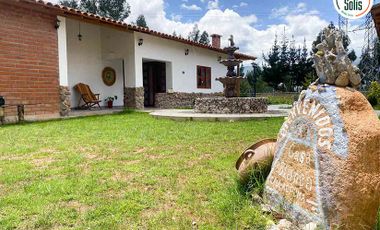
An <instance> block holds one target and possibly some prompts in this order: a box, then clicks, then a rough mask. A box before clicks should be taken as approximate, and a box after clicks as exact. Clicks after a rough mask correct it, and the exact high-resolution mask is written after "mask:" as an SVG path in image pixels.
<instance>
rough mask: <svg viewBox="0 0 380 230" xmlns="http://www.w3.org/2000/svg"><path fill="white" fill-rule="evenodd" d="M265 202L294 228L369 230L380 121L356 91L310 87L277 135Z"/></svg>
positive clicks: (378, 197) (378, 193)
mask: <svg viewBox="0 0 380 230" xmlns="http://www.w3.org/2000/svg"><path fill="white" fill-rule="evenodd" d="M264 196H265V200H266V202H268V204H270V205H271V206H272V207H273V208H274V209H278V210H279V211H285V212H286V213H287V214H288V217H289V218H290V219H292V220H293V221H294V222H297V223H298V224H307V223H310V222H315V223H317V224H318V225H321V226H324V228H325V229H335V228H339V229H373V227H374V225H375V223H376V216H377V211H378V208H379V206H380V122H379V119H378V117H377V115H376V114H375V112H374V110H373V109H372V107H371V105H370V104H369V103H368V101H367V100H366V98H365V97H364V96H363V95H362V94H361V93H360V92H358V91H356V90H353V89H349V88H341V87H336V86H331V85H318V86H312V87H310V88H309V89H308V90H306V91H304V93H302V94H301V96H300V98H299V100H298V101H297V102H296V103H295V104H294V106H293V108H292V110H291V112H290V114H289V117H288V119H287V121H286V122H285V123H284V124H283V126H282V128H281V130H280V133H279V135H278V142H277V145H276V152H275V158H274V161H273V163H272V170H271V173H270V175H269V177H268V178H267V181H266V185H265V192H264Z"/></svg>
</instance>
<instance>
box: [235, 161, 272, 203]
mask: <svg viewBox="0 0 380 230" xmlns="http://www.w3.org/2000/svg"><path fill="white" fill-rule="evenodd" d="M271 167H272V164H270V163H265V164H260V165H258V166H257V167H255V168H254V169H253V170H251V172H250V173H249V176H248V178H247V179H246V180H240V181H239V183H238V185H239V191H240V193H241V195H243V196H251V195H252V194H253V193H255V194H257V195H259V196H262V195H263V192H264V186H265V181H266V179H267V177H268V175H269V173H270V170H271Z"/></svg>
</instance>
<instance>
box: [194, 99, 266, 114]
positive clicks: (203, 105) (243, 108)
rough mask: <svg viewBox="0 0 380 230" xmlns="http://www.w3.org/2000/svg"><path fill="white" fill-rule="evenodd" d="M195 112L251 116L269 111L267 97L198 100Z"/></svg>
mask: <svg viewBox="0 0 380 230" xmlns="http://www.w3.org/2000/svg"><path fill="white" fill-rule="evenodd" d="M194 110H195V112H197V113H217V114H221V113H223V114H235V113H236V114H250V113H265V112H267V111H268V99H267V98H265V97H230V98H225V97H215V98H198V99H196V100H195V106H194Z"/></svg>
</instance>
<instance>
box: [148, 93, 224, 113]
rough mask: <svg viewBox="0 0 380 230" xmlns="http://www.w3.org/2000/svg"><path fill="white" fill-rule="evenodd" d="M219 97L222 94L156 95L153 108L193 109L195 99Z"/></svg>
mask: <svg viewBox="0 0 380 230" xmlns="http://www.w3.org/2000/svg"><path fill="white" fill-rule="evenodd" d="M221 95H222V93H157V94H156V102H155V106H156V108H160V109H178V108H194V103H195V100H196V99H197V98H204V97H211V98H214V97H218V96H221Z"/></svg>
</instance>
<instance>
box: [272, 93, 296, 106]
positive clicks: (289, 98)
mask: <svg viewBox="0 0 380 230" xmlns="http://www.w3.org/2000/svg"><path fill="white" fill-rule="evenodd" d="M268 101H269V104H271V105H278V104H288V105H292V104H293V102H294V95H269V96H268Z"/></svg>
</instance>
